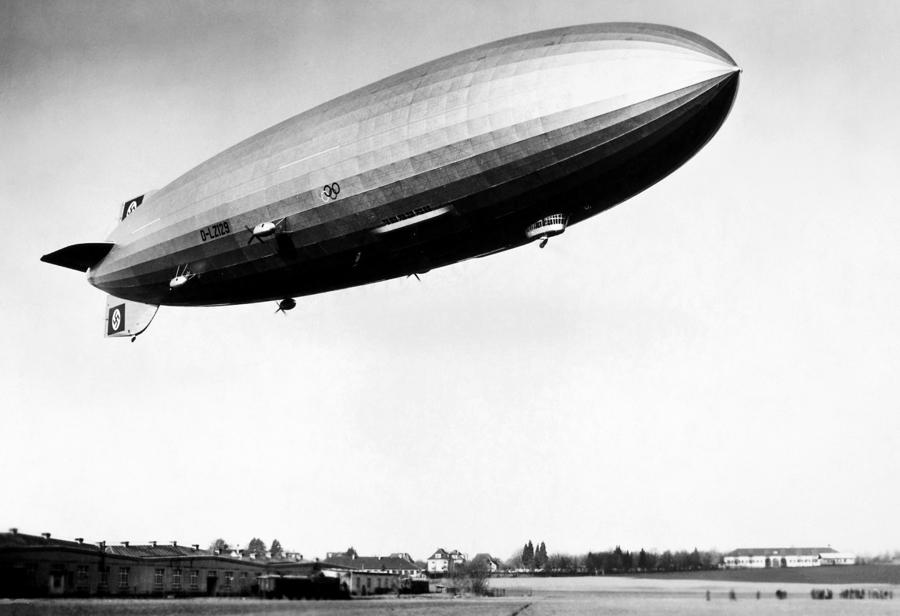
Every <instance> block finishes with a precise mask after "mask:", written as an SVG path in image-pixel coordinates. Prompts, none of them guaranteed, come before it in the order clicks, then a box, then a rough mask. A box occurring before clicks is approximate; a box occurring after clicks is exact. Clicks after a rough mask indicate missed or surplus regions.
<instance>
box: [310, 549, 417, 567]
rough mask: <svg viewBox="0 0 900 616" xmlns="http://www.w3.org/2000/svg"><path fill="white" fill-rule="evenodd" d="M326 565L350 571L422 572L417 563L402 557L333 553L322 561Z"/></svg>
mask: <svg viewBox="0 0 900 616" xmlns="http://www.w3.org/2000/svg"><path fill="white" fill-rule="evenodd" d="M322 562H323V563H324V564H326V565H336V566H338V567H347V568H348V569H365V570H368V571H394V570H406V571H408V570H410V569H415V570H417V571H418V570H420V569H421V567H419V565H417V564H416V563H414V562H412V561H410V560H407V559H406V558H402V557H400V556H356V557H353V556H349V555H347V554H334V553H331V554H330V555H329V557H328V558H326V559H325V560H323V561H322Z"/></svg>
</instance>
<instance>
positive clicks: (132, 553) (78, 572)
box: [0, 528, 326, 597]
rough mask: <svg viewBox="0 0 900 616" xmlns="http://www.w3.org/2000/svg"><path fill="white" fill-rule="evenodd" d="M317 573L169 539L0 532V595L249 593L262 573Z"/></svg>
mask: <svg viewBox="0 0 900 616" xmlns="http://www.w3.org/2000/svg"><path fill="white" fill-rule="evenodd" d="M323 569H324V567H323V566H322V565H321V564H320V563H310V562H305V561H300V560H297V559H281V560H272V559H268V560H267V559H255V558H249V557H245V556H243V555H237V556H232V555H227V554H220V553H217V552H214V551H210V550H203V549H200V546H199V545H198V544H194V545H190V546H184V545H180V544H178V543H177V542H174V541H173V542H171V543H169V544H159V543H158V542H155V541H153V542H150V543H148V544H145V545H133V544H131V543H130V542H128V541H125V542H122V543H121V545H107V544H106V542H100V543H97V544H92V543H86V542H85V541H84V540H83V539H80V538H79V539H75V540H74V541H68V540H62V539H56V538H53V537H51V535H50V533H44V534H42V535H40V536H37V535H28V534H24V533H19V532H18V530H17V529H15V528H13V529H11V530H10V532H8V533H0V597H54V596H56V597H96V596H116V597H125V596H128V597H154V596H157V597H190V596H204V595H206V596H226V597H228V596H235V597H238V596H255V595H258V594H260V590H261V589H260V578H261V577H263V576H265V575H270V576H271V575H276V576H279V575H280V576H284V575H293V576H294V577H299V576H305V577H306V578H307V579H308V580H310V581H312V582H315V583H326V582H325V580H324V577H325V576H323V575H321V574H322V573H323ZM317 592H318V591H317Z"/></svg>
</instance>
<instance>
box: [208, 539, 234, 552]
mask: <svg viewBox="0 0 900 616" xmlns="http://www.w3.org/2000/svg"><path fill="white" fill-rule="evenodd" d="M229 547H230V546H229V545H228V544H227V543H226V542H225V540H224V539H222V538H221V537H220V538H219V539H216V540H215V541H213V542H212V543H211V544H210V545H209V549H210V551H212V552H215V551H216V550H218V551H219V553H220V554H221V553H224V552H227V551H228V548H229Z"/></svg>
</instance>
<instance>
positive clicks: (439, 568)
mask: <svg viewBox="0 0 900 616" xmlns="http://www.w3.org/2000/svg"><path fill="white" fill-rule="evenodd" d="M467 560H468V557H467V556H466V555H465V554H463V553H462V552H460V551H459V550H453V551H452V552H448V551H447V550H445V549H444V548H438V549H437V550H435V551H434V554H432V555H431V556H429V557H428V560H427V561H426V570H427V572H428V573H429V575H442V574H445V573H451V572H452V571H453V569H454V568H456V567H458V566H460V565H464V564H466V561H467Z"/></svg>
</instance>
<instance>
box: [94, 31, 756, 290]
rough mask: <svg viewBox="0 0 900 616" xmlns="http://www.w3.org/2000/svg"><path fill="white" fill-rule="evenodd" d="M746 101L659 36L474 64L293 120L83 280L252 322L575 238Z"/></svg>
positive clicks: (202, 178)
mask: <svg viewBox="0 0 900 616" xmlns="http://www.w3.org/2000/svg"><path fill="white" fill-rule="evenodd" d="M737 86H738V70H737V68H736V66H735V65H734V62H733V60H732V59H731V58H730V57H729V56H728V55H727V54H726V53H725V52H724V51H722V50H721V49H720V48H718V47H717V46H715V45H714V44H712V43H710V42H709V41H707V40H706V39H703V38H701V37H699V36H697V35H694V34H691V33H687V32H685V31H682V30H677V29H673V28H666V27H661V26H649V25H646V24H597V25H590V26H579V27H574V28H563V29H557V30H550V31H545V32H539V33H534V34H529V35H524V36H520V37H515V38H513V39H506V40H504V41H498V42H496V43H491V44H488V45H484V46H481V47H477V48H474V49H471V50H467V51H464V52H460V53H459V54H454V55H452V56H448V57H445V58H441V59H439V60H435V61H433V62H430V63H427V64H424V65H422V66H419V67H416V68H413V69H410V70H409V71H405V72H403V73H400V74H397V75H394V76H392V77H389V78H387V79H385V80H382V81H380V82H377V83H375V84H372V85H371V86H367V87H365V88H362V89H360V90H357V91H354V92H351V93H350V94H347V95H345V96H343V97H340V98H338V99H335V100H334V101H331V102H329V103H325V104H323V105H321V106H319V107H316V108H314V109H312V110H310V111H308V112H305V113H302V114H300V115H298V116H295V117H294V118H291V119H289V120H286V121H285V122H282V123H281V124H279V125H276V126H274V127H272V128H271V129H268V130H267V131H264V132H262V133H260V134H258V135H256V136H254V137H251V138H250V139H247V140H246V141H244V142H242V143H240V144H238V145H236V146H234V147H233V148H231V149H229V150H226V151H225V152H223V153H222V154H220V155H218V156H216V157H214V158H213V159H211V160H209V161H207V162H206V163H204V164H202V165H200V166H199V167H197V168H196V169H194V170H192V171H190V172H188V173H187V174H185V175H184V176H182V177H180V178H178V179H177V180H175V181H174V182H172V183H171V184H170V185H168V186H166V187H164V188H162V189H161V190H159V191H157V192H155V193H153V194H150V195H148V196H146V197H145V198H144V200H143V201H142V202H140V203H139V204H138V205H132V207H131V208H128V207H126V208H124V209H123V210H122V212H121V216H122V221H121V222H120V224H119V225H118V227H117V228H116V230H115V231H114V232H113V234H112V236H111V237H110V238H109V241H110V242H112V244H113V247H112V249H111V250H110V251H109V254H108V255H107V256H106V257H105V258H104V259H103V260H102V261H101V262H100V263H99V264H97V265H96V266H94V267H92V268H91V270H90V271H89V280H90V281H91V283H92V284H94V285H95V286H97V287H99V288H101V289H103V290H105V291H107V292H108V293H110V294H112V295H114V296H116V297H121V298H124V299H129V300H133V301H138V302H144V303H148V304H168V305H215V304H230V303H246V302H255V301H263V300H269V299H282V298H286V297H298V296H302V295H308V294H312V293H320V292H324V291H330V290H334V289H340V288H345V287H348V286H354V285H360V284H366V283H370V282H375V281H378V280H385V279H389V278H393V277H397V276H402V275H409V274H412V273H418V272H423V271H427V270H429V269H433V268H436V267H441V266H444V265H448V264H451V263H455V262H457V261H460V260H463V259H467V258H471V257H476V256H480V255H484V254H490V253H493V252H497V251H500V250H505V249H509V248H514V247H516V246H519V245H522V244H524V243H526V242H528V241H531V238H529V237H528V236H527V235H526V233H525V230H526V228H527V227H528V226H529V225H531V224H532V223H534V222H535V221H536V220H540V219H541V218H543V217H545V216H549V215H553V214H562V215H563V216H564V217H565V220H566V222H567V223H568V224H569V225H571V224H576V223H578V222H580V221H582V220H584V219H586V218H589V217H590V216H593V215H595V214H597V213H600V212H602V211H604V210H606V209H608V208H610V207H612V206H614V205H616V204H618V203H621V202H622V201H624V200H626V199H628V198H629V197H631V196H633V195H635V194H637V193H639V192H641V191H642V190H644V189H646V188H647V187H649V186H651V185H652V184H654V183H655V182H657V181H659V180H660V179H662V178H663V177H665V176H666V175H667V174H669V173H671V172H672V171H674V170H675V169H676V168H678V167H679V166H681V165H682V164H683V163H684V162H685V161H687V160H688V159H689V158H690V157H691V156H693V154H695V153H696V152H697V151H698V150H699V149H700V148H701V147H702V146H703V145H704V144H705V143H706V142H707V141H708V140H709V139H710V138H711V137H712V136H713V135H714V134H715V132H716V131H717V130H718V129H719V127H720V125H721V123H722V122H723V121H724V119H725V117H726V116H727V114H728V111H729V110H730V108H731V105H732V103H733V100H734V97H735V94H736V91H737ZM272 221H281V222H279V225H278V230H277V232H275V233H273V234H272V236H271V237H268V238H267V239H265V240H262V239H260V238H257V239H258V241H253V229H254V228H257V226H258V225H260V224H262V223H265V222H272ZM186 269H189V271H190V273H191V275H192V277H191V279H190V280H189V282H188V283H187V284H184V285H180V286H178V287H177V288H176V289H173V288H172V287H171V286H170V284H169V283H170V281H171V280H172V278H173V276H175V275H176V273H177V272H179V271H184V270H186Z"/></svg>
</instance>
